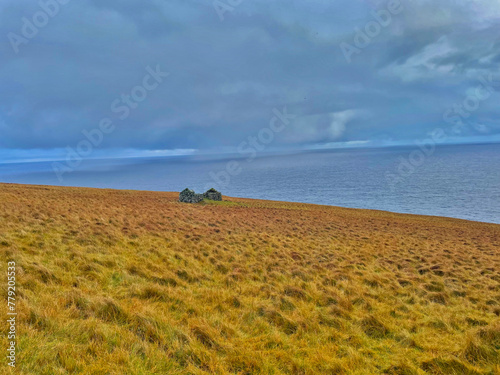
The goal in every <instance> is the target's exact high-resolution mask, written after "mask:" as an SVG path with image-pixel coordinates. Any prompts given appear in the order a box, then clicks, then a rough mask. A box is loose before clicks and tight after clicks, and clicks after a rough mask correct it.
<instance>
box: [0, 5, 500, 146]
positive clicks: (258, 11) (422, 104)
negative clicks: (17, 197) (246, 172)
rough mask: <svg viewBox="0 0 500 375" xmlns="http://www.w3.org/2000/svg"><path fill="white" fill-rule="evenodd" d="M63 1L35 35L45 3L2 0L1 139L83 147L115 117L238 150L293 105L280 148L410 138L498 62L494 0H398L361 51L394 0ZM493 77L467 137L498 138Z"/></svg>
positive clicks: (122, 140)
mask: <svg viewBox="0 0 500 375" xmlns="http://www.w3.org/2000/svg"><path fill="white" fill-rule="evenodd" d="M55 1H56V0H42V1H41V3H40V4H42V3H43V4H46V6H44V7H43V8H45V9H49V10H50V9H52V10H53V11H54V15H53V16H50V17H48V22H47V25H46V26H43V27H39V28H37V33H36V35H35V36H33V37H32V38H25V36H24V35H23V27H25V28H26V21H25V20H28V21H29V22H32V21H33V17H34V16H35V15H36V14H37V12H40V10H41V9H42V7H41V5H40V4H39V3H36V2H32V1H27V0H15V1H14V0H6V1H3V2H2V3H1V4H0V36H2V37H3V42H2V43H0V63H1V64H0V85H1V86H0V87H1V89H0V132H1V133H0V148H4V149H9V148H10V149H52V148H58V149H60V148H64V147H66V146H74V145H76V144H77V143H78V142H79V141H80V140H81V139H82V138H83V135H82V131H83V130H87V131H89V130H91V129H94V128H96V127H98V126H99V122H100V120H101V119H102V118H104V117H109V118H112V119H113V120H114V124H115V125H116V130H115V131H114V132H113V133H112V134H109V135H107V136H106V137H105V139H104V141H103V143H102V145H101V148H102V149H106V148H109V149H116V148H123V149H125V148H134V149H145V150H155V149H161V150H164V149H200V150H208V149H211V150H213V149H215V150H217V149H221V150H222V149H228V150H230V149H231V148H232V149H235V148H236V147H237V146H238V145H239V144H240V142H241V141H242V140H244V139H245V138H246V137H247V136H248V135H251V134H255V133H256V132H258V131H259V129H261V128H263V127H265V126H267V125H268V123H269V120H270V118H271V117H272V116H273V112H272V111H273V109H274V108H278V109H282V108H283V107H287V108H288V110H289V112H293V113H294V114H296V115H297V116H298V117H297V120H296V121H294V122H293V123H292V124H291V125H290V126H289V127H288V128H287V129H286V131H284V132H282V133H280V134H279V135H278V136H277V138H276V140H275V142H274V144H273V146H274V147H276V148H293V147H308V145H318V144H329V143H331V142H358V141H372V142H374V143H376V142H388V143H390V142H401V141H403V140H410V141H411V140H415V139H419V138H422V137H426V136H427V134H428V133H429V132H430V131H432V130H433V129H435V128H436V127H446V126H452V124H449V123H446V122H443V114H444V113H445V112H446V111H447V110H448V109H449V108H450V107H452V106H454V105H455V104H457V103H458V104H460V103H462V102H463V101H464V100H465V99H466V98H467V97H468V95H470V91H471V90H473V89H474V88H475V87H476V86H477V85H478V79H480V78H481V77H483V79H484V77H489V76H490V75H491V74H495V75H496V74H498V73H499V72H498V62H499V49H498V46H499V44H500V37H499V36H498V27H499V26H500V21H499V18H498V17H497V16H494V15H495V14H499V13H498V11H499V10H500V5H498V2H496V1H493V0H489V1H481V2H479V1H465V2H462V3H460V4H458V3H457V2H455V1H451V0H440V1H419V2H416V1H403V0H402V1H401V6H402V9H403V10H402V12H401V13H398V14H396V15H393V16H392V17H391V20H390V22H388V25H386V26H383V27H381V28H380V32H379V33H378V34H377V35H376V36H374V37H373V38H371V39H370V42H369V44H368V46H366V47H363V48H362V49H361V51H360V53H359V54H354V55H353V56H352V62H351V63H348V62H347V61H346V59H345V56H344V54H343V53H342V50H341V48H340V44H341V43H342V42H345V43H349V44H350V45H353V46H355V37H356V33H357V32H358V31H357V30H364V29H365V26H366V25H368V22H369V21H373V20H374V19H375V17H376V16H375V14H376V13H377V12H378V14H380V12H384V10H386V9H388V8H387V7H388V6H389V5H388V4H389V3H390V1H359V2H352V1H344V0H342V1H337V2H333V4H332V2H331V1H326V0H317V1H310V2H304V1H294V0H293V1H284V0H276V1H264V0H252V1H250V0H245V1H242V2H241V4H240V5H237V6H234V7H233V6H228V9H231V10H228V11H227V12H225V13H224V15H223V18H224V20H223V21H221V19H220V18H219V15H218V14H217V12H216V10H215V9H214V7H213V2H212V1H194V0H172V1H168V2H167V1H160V0H153V1H147V2H145V1H139V0H120V1H111V0H83V1H66V2H67V4H64V5H63V4H62V1H61V2H60V3H57V4H58V5H57V7H55V8H54V6H53V7H52V8H50V5H51V4H52V5H53V4H54V3H55ZM392 1H397V0H392ZM222 2H223V3H224V1H222ZM226 4H229V2H226ZM47 6H49V7H48V8H47ZM56 8H58V9H56ZM38 16H40V15H38ZM40 21H43V19H38V22H39V23H40ZM24 31H26V30H24ZM14 34H15V35H14ZM18 37H19V38H24V40H23V39H19V38H18ZM21 40H22V42H20V41H21ZM13 45H14V46H15V48H17V49H18V50H19V51H18V53H16V52H15V48H13ZM148 66H149V67H152V68H155V67H156V66H160V67H161V69H162V70H163V71H165V72H169V73H170V76H169V77H168V78H166V79H165V80H164V81H163V82H162V83H161V84H160V85H159V86H158V87H157V88H156V89H154V90H151V91H148V93H147V94H148V96H147V98H146V99H145V100H144V101H143V102H141V103H139V104H138V106H137V108H135V109H133V110H131V111H130V115H129V116H127V118H126V119H124V120H120V119H119V118H118V114H117V113H114V112H113V111H112V110H111V105H112V103H113V102H114V101H116V100H121V99H120V98H121V95H122V94H128V95H130V93H131V90H132V89H133V88H134V87H136V86H137V85H141V84H142V81H143V79H144V77H145V75H146V74H147V70H146V69H147V67H148ZM495 90H496V91H495V93H494V94H492V95H491V96H490V97H489V98H488V99H487V100H482V101H481V103H480V106H479V108H477V109H475V110H474V111H471V112H470V113H467V114H468V115H469V116H468V117H467V118H466V119H465V120H467V122H468V123H469V124H470V126H469V128H468V130H467V131H466V132H465V131H464V132H463V133H462V134H458V135H457V137H460V136H463V137H465V136H467V137H474V136H476V135H477V136H485V135H489V136H491V137H498V134H499V133H500V124H499V122H498V120H497V118H498V106H497V105H496V103H497V102H498V85H497V86H496V87H495ZM474 124H475V125H474ZM477 124H480V125H481V126H476V125H477Z"/></svg>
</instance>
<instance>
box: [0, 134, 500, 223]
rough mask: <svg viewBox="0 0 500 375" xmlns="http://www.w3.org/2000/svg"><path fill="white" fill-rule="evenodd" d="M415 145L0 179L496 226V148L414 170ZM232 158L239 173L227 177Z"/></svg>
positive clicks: (29, 167)
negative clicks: (208, 193) (216, 192)
mask: <svg viewBox="0 0 500 375" xmlns="http://www.w3.org/2000/svg"><path fill="white" fill-rule="evenodd" d="M417 149H418V148H417V147H416V146H415V147H406V148H403V147H400V148H385V149H350V150H334V151H331V150H329V151H321V152H308V153H300V154H289V155H280V156H265V157H260V158H257V159H255V160H253V161H251V162H248V161H247V160H246V159H237V158H236V157H235V158H227V157H226V158H224V159H221V158H216V157H210V158H207V157H201V156H187V157H186V156H183V157H169V158H136V159H106V160H87V161H84V162H83V163H82V164H81V166H80V167H79V168H78V169H77V170H75V171H74V172H71V173H67V174H65V175H64V179H63V181H62V182H60V181H59V180H58V178H57V176H56V175H55V173H54V172H53V171H52V168H51V164H52V163H50V162H38V163H18V164H0V182H14V183H23V184H42V185H64V186H87V187H98V188H113V189H134V190H155V191H181V190H182V189H184V188H186V187H190V188H192V189H195V190H197V191H199V192H201V191H202V190H203V189H205V188H207V187H208V186H214V187H215V188H217V189H220V190H221V191H222V193H223V194H224V195H228V196H234V197H247V198H258V199H271V200H282V201H295V202H305V203H317V204H326V205H335V206H343V207H354V208H369V209H377V210H385V211H393V212H401V213H412V214H423V215H436V216H448V217H455V218H462V219H468V220H476V221H484V222H492V223H499V224H500V145H498V144H495V145H460V146H440V147H438V148H437V149H436V151H435V153H434V154H433V155H431V156H428V157H425V159H418V158H417V159H415V158H414V159H412V160H413V163H414V164H415V165H417V167H413V166H410V165H409V164H408V160H409V155H410V153H411V152H412V151H414V150H417ZM234 160H237V161H238V163H239V168H240V170H239V172H240V173H239V174H238V175H236V176H230V178H228V176H229V174H227V173H226V172H225V171H226V170H227V166H228V163H229V162H231V161H234ZM403 160H405V161H406V162H403ZM229 165H230V166H232V165H231V164H229ZM230 169H231V168H230Z"/></svg>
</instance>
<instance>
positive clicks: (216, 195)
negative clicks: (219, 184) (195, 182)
mask: <svg viewBox="0 0 500 375" xmlns="http://www.w3.org/2000/svg"><path fill="white" fill-rule="evenodd" d="M203 197H204V198H205V199H210V200H211V201H221V200H222V194H221V193H220V192H218V191H217V190H215V189H214V188H211V189H210V190H207V191H206V193H205V194H203Z"/></svg>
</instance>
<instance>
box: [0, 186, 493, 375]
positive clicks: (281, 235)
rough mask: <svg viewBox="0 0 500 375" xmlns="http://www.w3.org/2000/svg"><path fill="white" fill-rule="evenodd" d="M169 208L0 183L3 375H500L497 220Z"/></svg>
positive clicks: (149, 198)
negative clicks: (12, 332) (10, 290)
mask: <svg viewBox="0 0 500 375" xmlns="http://www.w3.org/2000/svg"><path fill="white" fill-rule="evenodd" d="M177 198H178V195H177V194H174V193H156V192H133V191H111V190H95V189H81V188H57V187H40V186H22V185H6V184H0V251H1V253H2V254H1V259H2V263H1V267H2V275H5V276H3V278H4V279H3V280H2V281H1V283H0V284H1V290H2V295H3V296H4V300H5V296H6V279H7V277H6V272H7V261H8V260H15V261H16V263H17V283H18V284H17V285H18V312H19V314H20V315H19V319H20V322H19V326H18V330H19V334H20V336H19V353H18V368H17V369H16V371H15V372H14V371H12V373H19V374H47V375H53V374H399V375H410V374H492V375H493V374H500V362H499V358H500V318H499V315H500V225H489V224H481V223H473V222H466V221H461V220H453V219H443V218H431V217H419V216H410V215H397V214H390V213H384V212H374V211H363V210H349V209H340V208H335V207H326V206H315V205H305V204H293V203H282V202H269V201H256V200H247V199H234V198H225V199H227V201H225V202H220V203H207V204H199V205H189V204H182V203H178V202H177V201H176V200H177ZM6 313H7V311H6V303H2V304H0V316H2V317H6V316H7V315H6ZM2 319H4V318H2ZM1 329H2V332H1V336H2V338H1V340H0V342H1V345H2V350H4V349H3V348H7V347H8V345H7V340H6V337H5V336H6V333H7V326H6V324H5V323H4V324H2V325H1ZM0 369H1V373H2V374H3V373H10V371H9V370H8V368H7V366H6V360H5V359H4V360H2V363H1V364H0Z"/></svg>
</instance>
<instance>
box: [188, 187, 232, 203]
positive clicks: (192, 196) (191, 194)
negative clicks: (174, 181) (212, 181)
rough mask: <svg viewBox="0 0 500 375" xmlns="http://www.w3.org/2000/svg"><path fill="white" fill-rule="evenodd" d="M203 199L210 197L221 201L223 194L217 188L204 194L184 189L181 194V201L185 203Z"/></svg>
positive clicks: (197, 201)
mask: <svg viewBox="0 0 500 375" xmlns="http://www.w3.org/2000/svg"><path fill="white" fill-rule="evenodd" d="M203 199H209V200H212V201H221V200H222V194H221V193H220V192H218V191H217V190H215V189H213V188H212V189H210V190H207V191H206V192H205V193H204V194H196V193H195V192H194V191H193V190H191V189H184V190H183V191H181V193H180V194H179V202H183V203H199V202H201V201H203Z"/></svg>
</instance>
